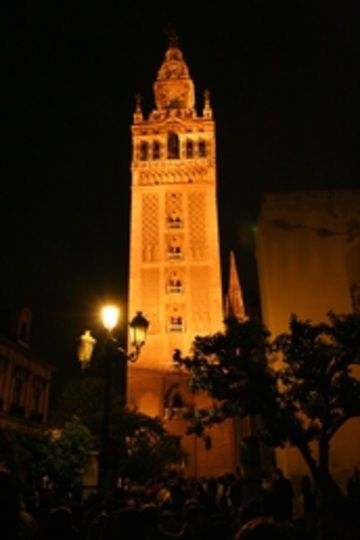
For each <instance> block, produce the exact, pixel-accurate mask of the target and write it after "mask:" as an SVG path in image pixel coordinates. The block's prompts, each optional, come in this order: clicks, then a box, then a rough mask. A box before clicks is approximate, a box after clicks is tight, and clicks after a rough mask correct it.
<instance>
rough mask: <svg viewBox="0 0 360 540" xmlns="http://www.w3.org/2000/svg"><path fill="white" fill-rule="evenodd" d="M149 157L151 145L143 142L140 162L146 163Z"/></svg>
mask: <svg viewBox="0 0 360 540" xmlns="http://www.w3.org/2000/svg"><path fill="white" fill-rule="evenodd" d="M148 157H149V145H148V143H147V142H145V141H143V142H142V143H141V144H140V160H141V161H146V160H147V159H148Z"/></svg>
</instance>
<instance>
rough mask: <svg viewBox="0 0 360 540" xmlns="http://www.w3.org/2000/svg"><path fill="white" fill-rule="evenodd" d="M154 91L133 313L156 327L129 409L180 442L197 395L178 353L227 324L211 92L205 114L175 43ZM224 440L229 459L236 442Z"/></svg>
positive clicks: (138, 367) (138, 187) (139, 150)
mask: <svg viewBox="0 0 360 540" xmlns="http://www.w3.org/2000/svg"><path fill="white" fill-rule="evenodd" d="M153 88H154V97H155V108H154V109H153V111H152V112H151V113H150V115H149V116H148V117H147V118H145V117H144V115H143V112H142V110H141V104H140V102H139V101H138V102H137V104H136V110H135V113H134V119H133V125H132V149H133V154H132V165H131V172H132V186H131V190H132V193H131V223H130V272H129V280H130V283H129V306H128V307H129V309H128V312H129V313H134V312H135V311H137V310H142V311H143V313H144V315H145V316H146V318H147V319H148V320H149V321H150V327H149V331H148V338H147V342H146V345H145V347H144V348H143V349H142V353H141V356H140V359H139V360H138V361H137V362H136V364H133V365H131V366H129V373H128V402H129V406H130V407H135V408H137V409H138V410H139V411H141V412H144V413H146V414H148V415H150V416H160V417H161V418H165V419H167V423H168V428H169V429H170V431H172V432H175V433H179V434H181V435H183V431H184V424H183V420H181V419H180V415H178V414H177V412H178V411H180V410H181V408H182V406H183V405H184V404H185V403H188V402H189V400H190V399H192V397H191V396H190V395H189V390H188V389H187V386H186V384H185V381H184V380H183V377H182V376H181V375H180V374H179V373H176V371H175V370H174V364H173V359H172V358H173V354H174V350H175V349H180V350H181V351H182V353H183V354H187V353H188V352H189V350H190V348H191V345H192V342H193V340H194V337H195V336H196V335H207V334H212V333H215V332H217V331H219V330H221V328H222V321H223V313H222V291H221V275H220V250H219V235H218V219H217V198H216V155H215V125H214V120H213V114H212V109H211V106H210V100H209V95H208V94H207V93H205V95H204V104H203V109H202V114H201V115H198V113H197V111H196V109H195V90H194V84H193V81H192V79H191V77H190V74H189V70H188V67H187V64H186V62H185V60H184V58H183V54H182V52H181V50H180V49H179V47H178V46H177V44H175V43H171V44H170V46H169V48H168V49H167V51H166V54H165V59H164V61H163V63H162V65H161V67H160V69H159V71H158V75H157V79H156V81H155V83H154V87H153ZM222 429H226V428H222ZM222 438H223V439H224V441H225V439H226V441H227V442H225V446H226V447H227V449H226V451H225V450H224V444H223V450H224V451H225V454H224V456H223V458H224V460H225V461H226V460H229V459H230V458H229V452H230V453H231V452H232V449H230V447H231V441H230V438H226V437H225V438H224V436H222ZM183 442H184V446H185V447H186V449H187V451H188V453H189V454H190V463H192V465H191V467H192V470H190V473H192V474H200V471H199V463H200V461H201V459H200V454H201V452H202V449H201V448H199V447H198V446H199V442H197V441H196V440H193V439H191V438H189V437H185V436H184V441H183ZM208 446H209V445H208ZM210 446H211V447H213V445H212V444H211V445H210ZM208 450H209V449H208ZM220 450H221V449H220V448H219V452H220ZM199 452H200V454H199ZM215 454H216V451H215ZM215 454H214V451H213V452H212V460H213V461H214V459H215V461H216V458H214V455H215ZM202 461H203V462H204V460H202ZM206 461H208V460H205V462H206ZM205 462H204V465H206V463H205ZM224 468H225V469H226V470H229V463H224ZM213 472H217V471H213ZM219 472H220V471H219ZM207 474H211V470H210V471H209V470H208V471H207Z"/></svg>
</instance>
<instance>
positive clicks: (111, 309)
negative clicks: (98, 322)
mask: <svg viewBox="0 0 360 540" xmlns="http://www.w3.org/2000/svg"><path fill="white" fill-rule="evenodd" d="M119 314H120V310H119V308H117V307H116V306H104V307H103V308H102V310H101V319H102V322H103V325H104V327H105V328H106V330H109V332H111V331H112V330H113V329H114V328H115V326H116V325H117V323H118V320H119Z"/></svg>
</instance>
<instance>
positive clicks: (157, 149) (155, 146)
mask: <svg viewBox="0 0 360 540" xmlns="http://www.w3.org/2000/svg"><path fill="white" fill-rule="evenodd" d="M153 159H160V143H159V141H154V142H153Z"/></svg>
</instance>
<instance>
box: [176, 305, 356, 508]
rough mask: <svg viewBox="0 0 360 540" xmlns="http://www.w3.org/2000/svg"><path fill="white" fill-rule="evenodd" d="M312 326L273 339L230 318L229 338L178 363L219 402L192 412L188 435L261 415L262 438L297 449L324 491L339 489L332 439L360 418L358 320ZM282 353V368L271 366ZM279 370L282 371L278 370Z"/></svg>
mask: <svg viewBox="0 0 360 540" xmlns="http://www.w3.org/2000/svg"><path fill="white" fill-rule="evenodd" d="M328 319H329V322H327V323H325V322H324V323H321V324H311V323H310V322H309V321H300V320H299V319H298V318H297V317H296V316H295V315H293V316H292V317H291V320H290V327H289V332H288V333H284V334H282V335H280V336H278V337H277V338H276V339H275V340H274V341H273V342H272V343H271V342H269V333H268V332H267V331H266V329H265V328H264V327H263V326H262V325H260V324H257V323H254V322H252V321H248V322H243V323H241V322H239V321H236V320H235V319H228V320H227V321H226V327H225V332H224V333H218V334H215V335H214V336H207V337H197V338H196V339H195V342H194V346H193V352H192V355H191V356H190V357H185V358H182V357H181V356H180V354H179V352H177V353H176V354H175V358H174V359H175V361H176V362H177V363H178V364H179V365H182V366H185V368H186V369H187V370H188V371H189V374H190V386H191V388H192V389H193V390H194V391H203V390H205V391H207V392H209V394H210V395H211V396H213V397H214V398H215V399H216V403H217V405H216V406H215V407H214V408H212V409H208V410H200V411H193V412H192V413H191V414H190V415H189V417H190V420H191V425H190V428H189V430H190V431H193V432H196V433H201V432H202V430H203V429H204V427H206V426H211V425H212V424H213V423H215V422H221V421H223V420H225V419H226V418H229V417H234V416H239V417H244V416H247V415H261V426H262V436H263V438H264V440H265V441H266V442H267V443H268V444H271V445H272V446H283V445H284V444H285V443H289V444H290V445H292V446H295V447H296V448H298V449H299V451H300V452H301V454H302V456H303V457H304V459H305V461H306V463H307V465H308V467H309V469H310V471H311V473H312V475H313V478H314V480H315V482H316V483H317V485H318V487H319V488H320V490H321V492H322V494H323V495H324V497H325V496H328V497H335V496H336V495H337V494H338V488H337V486H336V484H335V482H334V480H333V478H332V477H331V474H330V471H329V451H330V442H331V439H332V437H333V436H334V435H335V433H337V431H338V430H339V429H340V428H341V426H342V425H344V423H345V422H346V421H347V420H349V419H350V418H353V417H355V416H359V415H360V382H359V380H358V379H357V378H356V375H355V369H354V368H355V366H356V365H358V364H359V362H360V315H359V314H350V315H342V316H340V315H335V314H334V313H329V315H328ZM271 353H276V355H277V360H278V361H277V362H276V364H277V365H275V364H274V365H273V364H270V362H269V361H266V356H267V357H268V358H269V357H270V354H271ZM275 367H276V369H275Z"/></svg>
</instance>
